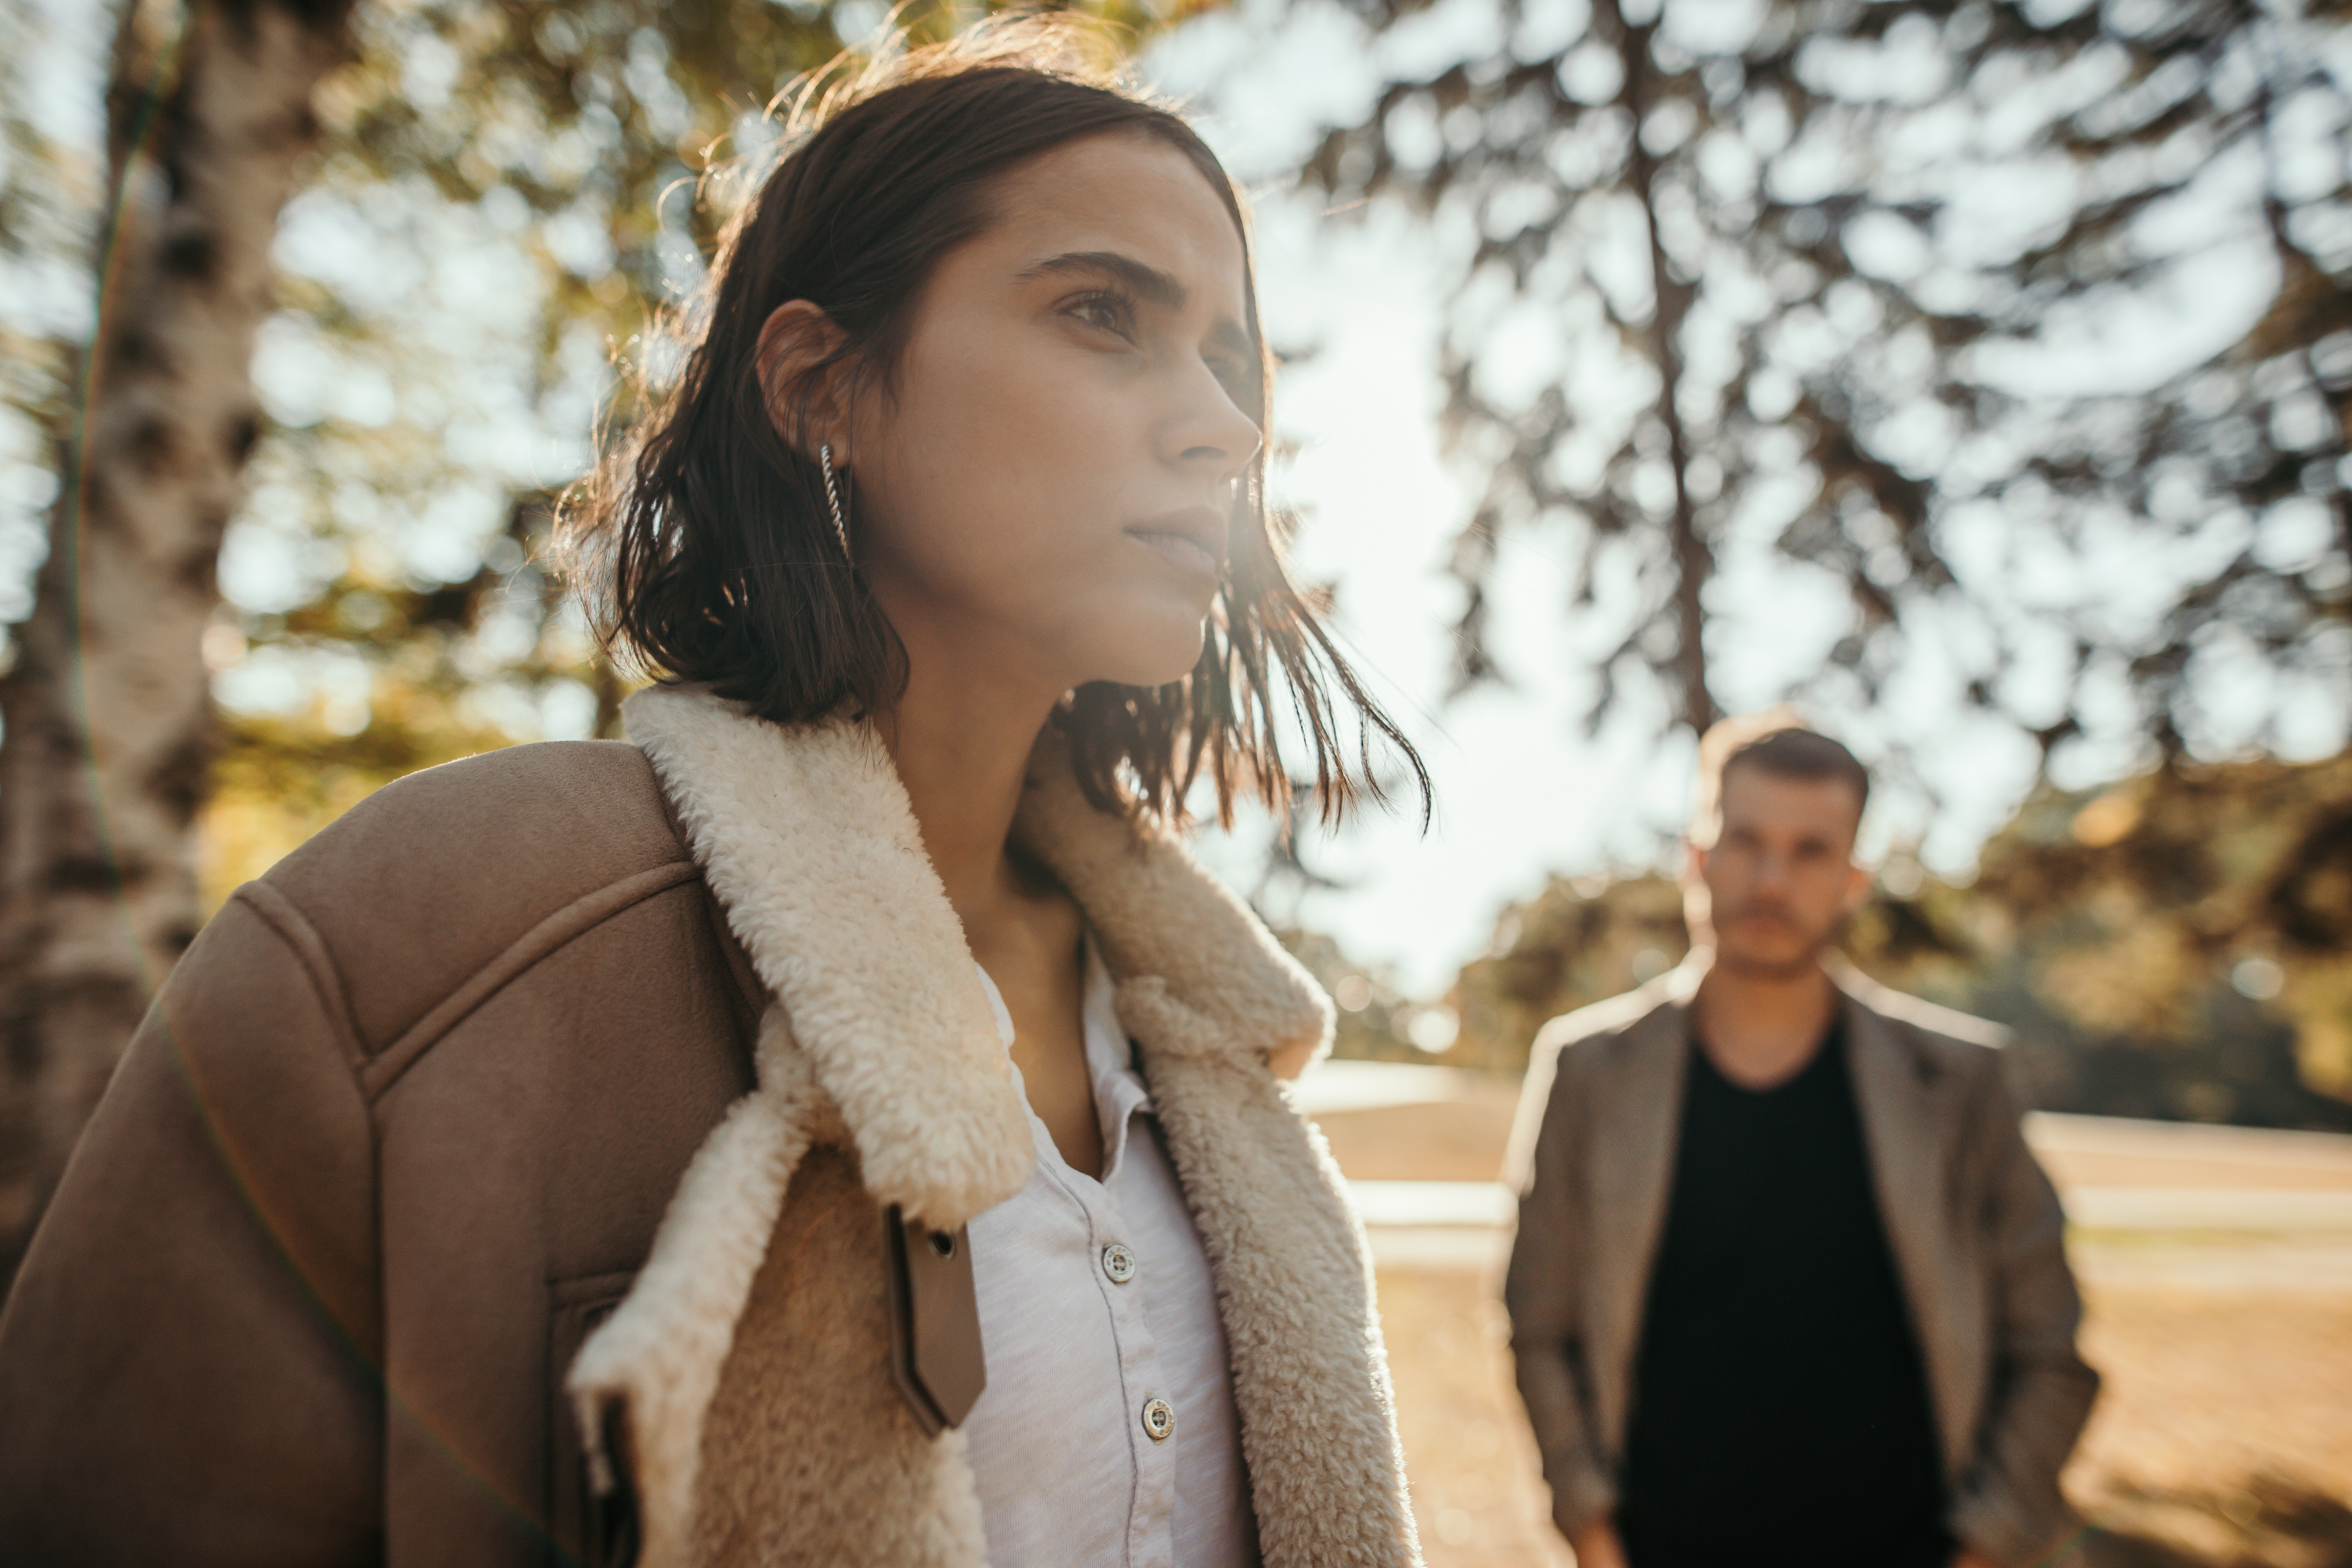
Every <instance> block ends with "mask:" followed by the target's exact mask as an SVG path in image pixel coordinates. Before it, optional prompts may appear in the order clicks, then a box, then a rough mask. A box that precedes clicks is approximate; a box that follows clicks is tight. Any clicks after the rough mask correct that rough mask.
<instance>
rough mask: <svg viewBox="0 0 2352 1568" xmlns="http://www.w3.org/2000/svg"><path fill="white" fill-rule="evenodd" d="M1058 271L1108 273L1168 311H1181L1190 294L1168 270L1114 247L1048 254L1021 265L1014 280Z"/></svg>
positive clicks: (1037, 277)
mask: <svg viewBox="0 0 2352 1568" xmlns="http://www.w3.org/2000/svg"><path fill="white" fill-rule="evenodd" d="M1057 272H1108V273H1109V274H1110V275H1111V276H1112V277H1114V278H1117V279H1118V280H1119V281H1120V282H1122V283H1124V284H1126V285H1127V286H1128V288H1129V289H1130V290H1132V291H1133V292H1134V294H1135V295H1136V297H1137V298H1139V299H1140V300H1147V301H1149V302H1150V303H1151V304H1154V305H1160V306H1163V307H1165V308H1166V309H1168V310H1182V309H1183V308H1184V305H1185V302H1186V301H1187V300H1191V299H1192V290H1190V289H1186V288H1185V287H1184V285H1182V284H1181V283H1179V282H1178V281H1176V279H1174V278H1173V277H1171V276H1170V275H1169V274H1168V273H1165V272H1162V271H1160V268H1157V267H1153V266H1150V265H1149V264H1148V263H1145V262H1141V261H1138V260H1137V259H1136V258H1133V257H1132V256H1121V255H1120V254H1119V253H1118V251H1116V250H1072V251H1066V252H1064V253H1063V254H1062V255H1060V256H1049V257H1047V258H1045V260H1043V261H1036V262H1032V263H1031V264H1030V265H1028V266H1027V267H1024V268H1022V269H1021V272H1020V275H1019V277H1018V278H1016V279H1014V281H1016V282H1021V283H1027V282H1030V281H1031V280H1033V279H1039V278H1048V277H1051V276H1053V275H1054V274H1055V273H1057Z"/></svg>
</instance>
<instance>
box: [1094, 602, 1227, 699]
mask: <svg viewBox="0 0 2352 1568" xmlns="http://www.w3.org/2000/svg"><path fill="white" fill-rule="evenodd" d="M1207 620H1208V617H1207V616H1205V615H1201V614H1198V613H1194V614H1192V615H1190V616H1168V615H1166V614H1164V613H1162V614H1160V615H1157V616H1136V617H1135V618H1134V619H1133V620H1131V621H1129V623H1128V624H1127V625H1125V626H1120V627H1118V635H1117V636H1116V637H1107V638H1105V639H1104V641H1103V644H1102V645H1100V646H1099V650H1098V651H1099V654H1100V657H1098V658H1094V659H1090V660H1088V661H1087V662H1088V664H1089V665H1091V666H1092V668H1094V670H1095V672H1096V673H1095V674H1094V675H1092V676H1091V677H1089V678H1088V679H1094V680H1108V681H1110V682H1112V683H1114V684H1116V685H1119V686H1165V685H1167V684H1168V683H1169V682H1170V681H1171V680H1181V679H1184V677H1186V676H1188V675H1190V674H1192V667H1193V666H1194V665H1195V664H1197V663H1199V662H1200V659H1201V636H1202V628H1203V627H1204V626H1206V624H1207Z"/></svg>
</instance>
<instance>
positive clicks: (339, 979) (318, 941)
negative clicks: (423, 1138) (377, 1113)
mask: <svg viewBox="0 0 2352 1568" xmlns="http://www.w3.org/2000/svg"><path fill="white" fill-rule="evenodd" d="M231 897H232V898H234V899H235V900H236V901H237V902H240V903H242V904H244V905H245V906H246V907H247V909H249V910H252V911H253V912H254V914H255V915H257V917H259V919H260V920H261V921H262V923H263V924H265V925H267V926H268V927H269V929H270V930H271V931H275V932H276V933H277V935H278V941H280V942H284V943H285V944H286V945H287V947H288V948H289V950H291V951H292V952H293V954H294V957H295V960H296V962H298V963H300V964H301V965H302V969H303V973H305V974H307V975H308V976H309V978H310V990H311V993H312V994H314V995H315V996H317V997H318V999H319V1007H320V1011H321V1012H323V1013H324V1014H325V1015H326V1016H327V1022H328V1024H329V1026H331V1028H332V1029H333V1030H334V1032H335V1045H336V1047H337V1049H339V1050H340V1051H341V1053H342V1058H343V1065H344V1066H345V1067H346V1068H349V1069H350V1070H351V1072H352V1076H353V1077H354V1078H356V1077H358V1076H359V1075H360V1074H362V1072H364V1071H365V1070H366V1068H367V1059H368V1058H367V1047H365V1046H364V1045H362V1043H361V1040H360V1032H359V1026H357V1025H356V1024H355V1023H353V1022H352V1009H351V999H350V996H349V994H347V993H346V992H345V991H344V989H343V975H342V971H341V969H339V968H337V967H336V965H335V958H334V954H333V953H332V952H330V951H329V950H328V947H327V940H326V938H325V937H323V936H321V935H320V934H319V928H318V927H317V926H314V925H312V924H311V923H310V917H309V916H308V915H305V914H304V913H303V912H302V910H301V906H299V904H297V903H295V901H294V900H291V899H289V898H288V897H287V896H286V895H285V894H284V893H282V892H280V891H278V889H276V888H273V887H271V886H270V885H269V884H268V882H247V884H246V885H245V886H244V887H242V888H239V889H237V890H236V892H235V893H234V894H232V895H231Z"/></svg>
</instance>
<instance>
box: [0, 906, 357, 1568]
mask: <svg viewBox="0 0 2352 1568" xmlns="http://www.w3.org/2000/svg"><path fill="white" fill-rule="evenodd" d="M340 1000H341V999H340V988H339V985H338V984H337V982H336V981H335V978H334V975H333V973H332V971H331V969H330V968H329V967H327V965H326V963H325V957H324V950H323V948H322V947H320V946H319V945H318V943H317V942H316V938H315V936H313V935H312V934H311V933H310V931H309V927H308V926H307V924H305V923H304V922H303V921H302V920H301V917H300V916H299V914H298V913H296V912H295V911H294V910H293V907H292V906H291V905H290V904H288V903H287V902H286V901H285V900H284V899H283V898H282V896H278V895H276V894H274V893H273V892H272V890H271V889H268V888H266V887H260V888H253V889H246V890H245V891H244V892H242V893H240V894H239V895H238V897H237V898H236V899H235V900H231V902H230V903H229V905H228V906H227V907H226V908H225V909H224V910H222V911H221V912H220V913H219V914H218V915H217V916H216V917H215V919H214V920H213V921H211V923H210V924H208V925H207V926H206V927H205V931H204V932H203V934H202V935H201V936H199V937H198V939H197V941H196V942H195V943H194V945H193V946H192V947H190V949H189V950H188V952H187V953H186V955H185V956H184V958H183V959H182V960H181V962H180V963H179V965H178V966H177V967H176V968H175V969H174V971H173V974H172V976H171V979H170V981H169V982H168V984H166V985H165V986H164V988H163V994H162V995H161V996H160V997H159V998H158V999H157V1001H156V1003H155V1005H154V1006H153V1008H152V1009H151V1010H150V1012H149V1014H148V1016H147V1018H146V1021H145V1022H144V1024H143V1025H142V1026H141V1028H140V1030H139V1033H138V1034H137V1036H136V1037H134V1038H133V1039H132V1041H131V1047H130V1048H129V1051H128V1052H127V1054H126V1055H125V1057H124V1058H123V1060H122V1062H121V1067H120V1068H118V1069H117V1071H116V1073H115V1076H114V1079H113V1081H112V1083H111V1084H110V1087H109V1088H108V1089H107V1091H106V1095H105V1097H104V1099H103V1100H101V1102H100V1106H99V1108H98V1110H97V1113H96V1114H95V1116H94V1117H93V1118H92V1120H91V1121H90V1124H89V1129H88V1131H86V1132H85V1133H84V1135H83V1137H82V1140H81V1142H80V1144H79V1147H78V1148H77V1150H76V1152H75V1154H74V1156H73V1160H72V1162H71V1163H70V1164H69V1165H68V1168H67V1171H66V1174H65V1177H64V1180H63V1182H62V1183H61V1184H60V1185H59V1188H58V1193H57V1195H56V1197H55V1200H54V1201H53V1202H52V1204H51V1205H50V1207H49V1209H48V1212H47V1216H46V1218H45V1219H44V1220H43V1222H42V1224H41V1226H40V1229H39V1231H38V1233H37V1236H36V1237H35V1238H34V1241H33V1244H32V1247H31V1248H30V1249H29V1251H28V1252H27V1254H26V1260H25V1264H24V1268H23V1270H22V1272H21V1273H20V1274H19V1276H18V1278H17V1280H16V1287H15V1289H14V1290H13V1292H12V1293H11V1296H10V1299H9V1300H8V1302H7V1305H6V1309H5V1313H0V1413H5V1414H4V1415H0V1542H6V1543H7V1544H6V1549H5V1552H0V1555H5V1557H6V1559H7V1561H8V1562H10V1563H27V1564H32V1563H39V1564H47V1563H59V1564H74V1565H77V1568H101V1565H105V1564H114V1563H124V1564H129V1563H138V1564H142V1565H145V1564H173V1565H175V1568H176V1565H183V1564H190V1565H193V1564H212V1563H219V1564H223V1565H226V1564H238V1565H240V1568H264V1565H270V1564H289V1565H291V1564H306V1565H307V1564H331V1563H364V1562H375V1561H380V1560H381V1558H382V1555H383V1533H382V1523H381V1504H380V1499H381V1477H382V1473H383V1462H382V1447H383V1436H382V1435H383V1409H382V1405H383V1394H382V1384H381V1380H380V1379H379V1378H378V1376H377V1375H376V1373H375V1371H374V1368H375V1366H376V1365H377V1364H378V1363H379V1351H378V1342H379V1341H380V1338H381V1335H380V1331H379V1323H378V1309H377V1306H376V1302H377V1300H378V1292H377V1288H376V1278H375V1256H376V1247H375V1235H374V1220H373V1216H374V1212H375V1204H374V1196H373V1168H374V1153H373V1139H372V1135H371V1129H370V1121H369V1114H368V1108H367V1106H366V1104H365V1103H364V1102H363V1100H362V1097H361V1095H360V1094H359V1092H358V1090H357V1089H356V1087H355V1084H354V1080H353V1078H352V1067H353V1065H354V1061H355V1058H356V1055H357V1049H356V1046H355V1043H354V1041H353V1037H352V1030H351V1026H350V1025H349V1022H348V1020H347V1019H346V1018H345V1017H344V1016H342V1013H341V1005H340Z"/></svg>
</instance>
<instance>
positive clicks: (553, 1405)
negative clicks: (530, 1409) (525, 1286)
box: [547, 1272, 637, 1568]
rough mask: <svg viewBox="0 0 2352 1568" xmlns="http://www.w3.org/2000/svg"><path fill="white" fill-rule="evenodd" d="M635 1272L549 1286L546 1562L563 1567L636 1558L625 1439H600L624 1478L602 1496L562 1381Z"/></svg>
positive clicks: (596, 1566) (621, 1563)
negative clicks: (592, 1476) (591, 1478)
mask: <svg viewBox="0 0 2352 1568" xmlns="http://www.w3.org/2000/svg"><path fill="white" fill-rule="evenodd" d="M636 1278H637V1277H636V1275H635V1273H634V1272H622V1273H614V1274H590V1275H583V1276H581V1277H580V1278H577V1279H557V1280H551V1281H550V1282H549V1285H548V1311H547V1361H548V1367H547V1386H548V1405H549V1408H548V1446H547V1453H548V1466H547V1475H548V1497H547V1522H548V1533H549V1544H550V1548H551V1550H550V1552H549V1555H548V1559H547V1560H548V1561H549V1562H550V1563H561V1564H563V1565H564V1568H629V1565H630V1564H631V1563H634V1562H635V1560H636V1554H637V1529H636V1499H635V1494H634V1492H633V1490H632V1488H631V1484H630V1478H629V1477H628V1475H627V1474H626V1473H625V1459H626V1456H627V1454H628V1447H627V1445H626V1444H625V1442H622V1441H618V1439H620V1438H621V1436H622V1434H619V1433H607V1434H606V1435H605V1439H606V1441H605V1452H607V1453H608V1454H610V1455H612V1456H613V1460H614V1465H615V1466H616V1467H621V1468H623V1469H624V1473H621V1474H619V1475H617V1476H616V1477H615V1484H614V1488H613V1489H612V1490H611V1491H610V1492H608V1493H606V1494H604V1496H602V1497H599V1496H598V1495H597V1494H596V1491H595V1489H594V1488H593V1486H591V1485H590V1483H589V1479H588V1445H587V1439H586V1435H585V1434H583V1432H582V1431H581V1430H580V1422H579V1419H578V1417H577V1416H576V1415H574V1414H573V1412H572V1396H571V1395H570V1394H567V1393H565V1392H564V1387H563V1382H564V1379H565V1378H567V1377H569V1376H570V1375H571V1373H572V1363H573V1362H574V1361H576V1360H577V1359H579V1355H580V1347H581V1346H582V1345H583V1344H584V1343H586V1342H587V1339H588V1336H589V1335H590V1334H593V1333H594V1332H595V1331H596V1330H597V1327H598V1326H599V1325H600V1324H602V1323H603V1322H604V1320H605V1319H606V1318H609V1317H611V1316H612V1315H613V1312H614V1309H615V1308H617V1307H619V1306H620V1304H621V1302H622V1301H623V1300H624V1299H625V1298H626V1297H627V1295H628V1293H629V1287H630V1286H632V1285H634V1284H635V1282H636Z"/></svg>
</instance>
